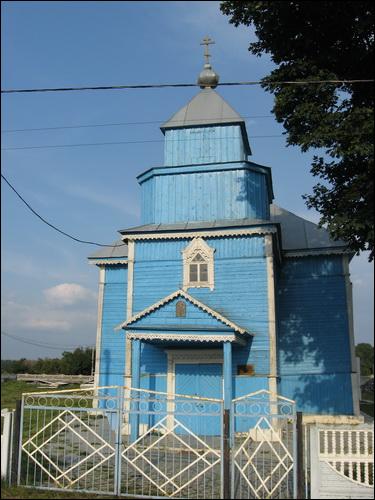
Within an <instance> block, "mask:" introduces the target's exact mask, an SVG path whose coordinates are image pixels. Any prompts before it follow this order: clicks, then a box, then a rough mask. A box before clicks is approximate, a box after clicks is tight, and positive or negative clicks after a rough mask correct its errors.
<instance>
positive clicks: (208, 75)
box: [197, 63, 219, 89]
mask: <svg viewBox="0 0 375 500" xmlns="http://www.w3.org/2000/svg"><path fill="white" fill-rule="evenodd" d="M197 83H198V85H199V86H200V88H201V89H204V88H205V87H211V88H212V89H214V88H215V87H217V84H218V83H219V75H218V74H217V73H215V71H214V70H213V69H212V66H211V64H209V63H206V64H205V65H204V67H203V70H202V71H201V72H200V73H199V76H198V80H197Z"/></svg>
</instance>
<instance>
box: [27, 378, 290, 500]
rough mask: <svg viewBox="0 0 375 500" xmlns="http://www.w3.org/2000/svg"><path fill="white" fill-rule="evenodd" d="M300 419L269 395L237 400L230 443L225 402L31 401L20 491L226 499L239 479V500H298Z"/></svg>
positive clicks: (63, 397)
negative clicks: (227, 459) (297, 434)
mask: <svg viewBox="0 0 375 500" xmlns="http://www.w3.org/2000/svg"><path fill="white" fill-rule="evenodd" d="M294 410H295V408H294V403H293V401H291V400H288V399H286V398H283V397H280V396H277V395H275V394H271V393H269V392H268V391H258V392H256V393H252V394H249V395H247V396H243V397H241V398H237V399H235V400H233V402H232V408H231V425H230V433H229V435H227V436H224V435H223V432H224V430H223V429H224V426H223V422H224V411H223V401H222V400H221V399H208V398H201V397H197V396H187V395H185V396H184V395H178V394H166V393H161V392H155V391H148V390H142V389H131V388H124V387H119V386H114V387H100V388H96V389H95V390H94V389H89V390H87V389H83V390H71V391H69V390H65V391H54V392H44V393H33V394H25V395H24V396H23V405H22V413H21V429H22V432H21V439H20V450H19V457H20V461H19V472H18V484H21V485H24V486H29V487H37V488H45V489H63V490H68V491H77V490H79V491H86V492H90V493H101V494H115V495H122V496H128V497H132V498H134V497H137V496H139V497H153V498H155V497H159V498H160V497H170V498H189V499H190V498H223V495H224V484H223V478H224V477H225V478H226V480H227V479H228V480H229V476H231V478H230V479H231V485H232V496H231V498H235V499H237V498H293V497H295V495H294V493H295V471H294V467H293V466H294V456H295V453H294V448H295V426H294V424H295V411H294ZM225 428H226V429H227V426H225ZM224 438H226V439H224ZM227 438H229V443H230V445H231V474H229V475H228V462H226V463H224V456H225V457H227V456H228V455H227V453H224V442H225V443H227V442H228V440H227ZM225 449H226V450H227V448H225ZM228 486H229V484H228V483H226V485H225V490H226V491H228V490H227V488H228Z"/></svg>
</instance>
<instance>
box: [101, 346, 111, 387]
mask: <svg viewBox="0 0 375 500" xmlns="http://www.w3.org/2000/svg"><path fill="white" fill-rule="evenodd" d="M102 363H103V368H102V370H101V377H100V379H101V382H100V385H102V386H107V385H111V380H110V376H111V351H110V349H104V352H103V357H102Z"/></svg>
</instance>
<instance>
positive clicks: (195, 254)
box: [182, 238, 214, 290]
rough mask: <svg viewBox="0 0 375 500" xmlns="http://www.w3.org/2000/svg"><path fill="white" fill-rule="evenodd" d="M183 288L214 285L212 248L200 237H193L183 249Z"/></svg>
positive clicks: (211, 286)
mask: <svg viewBox="0 0 375 500" xmlns="http://www.w3.org/2000/svg"><path fill="white" fill-rule="evenodd" d="M182 253H183V265H184V272H183V275H184V289H185V290H186V289H187V288H191V287H207V288H210V289H211V290H212V289H213V287H214V249H213V248H210V247H209V246H208V245H207V243H206V242H205V241H204V240H203V239H202V238H194V239H193V241H192V242H191V243H190V244H189V245H188V246H187V247H186V248H185V250H183V252H182Z"/></svg>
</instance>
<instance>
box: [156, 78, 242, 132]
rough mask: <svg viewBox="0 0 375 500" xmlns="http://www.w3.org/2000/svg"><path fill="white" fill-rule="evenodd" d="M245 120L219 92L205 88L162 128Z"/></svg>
mask: <svg viewBox="0 0 375 500" xmlns="http://www.w3.org/2000/svg"><path fill="white" fill-rule="evenodd" d="M239 122H244V119H243V118H242V117H241V116H240V115H239V114H238V113H237V111H235V110H234V109H233V108H232V107H231V106H230V105H229V104H228V103H227V102H226V101H225V100H224V99H223V98H222V97H221V96H220V95H219V94H218V93H217V92H215V91H214V90H213V89H211V88H205V89H203V90H201V91H200V92H199V94H197V95H196V96H194V97H193V98H192V99H191V100H190V101H189V102H188V103H187V104H186V105H185V106H184V107H183V108H181V109H180V110H179V111H177V113H175V114H174V115H173V116H172V117H171V118H170V119H169V120H167V121H166V122H165V123H163V125H162V126H161V127H160V128H161V130H165V129H167V128H178V127H193V126H194V125H213V124H220V123H239Z"/></svg>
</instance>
